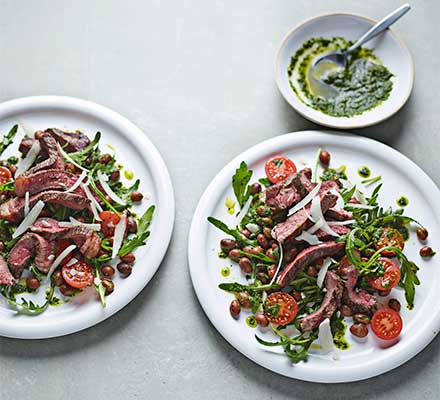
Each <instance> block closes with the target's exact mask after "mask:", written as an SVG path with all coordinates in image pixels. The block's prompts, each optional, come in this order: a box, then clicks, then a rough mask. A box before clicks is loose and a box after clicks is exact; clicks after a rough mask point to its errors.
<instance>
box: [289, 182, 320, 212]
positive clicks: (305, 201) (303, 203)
mask: <svg viewBox="0 0 440 400" xmlns="http://www.w3.org/2000/svg"><path fill="white" fill-rule="evenodd" d="M320 188H321V184H320V183H318V184H317V185H316V186H315V187H314V188H313V189H312V190H311V191H310V193H309V194H308V195H307V196H306V197H304V198H303V199H302V200H301V201H300V202H299V203H297V204H296V205H295V206H294V207H292V208H291V209H290V210H289V213H288V214H287V215H288V216H290V215H292V214H295V213H296V212H297V211H299V210H301V208H303V207H305V206H306V205H307V204H309V203H310V202H311V201H312V199H313V198H314V197H315V196H316V194H317V193H318V192H319V189H320Z"/></svg>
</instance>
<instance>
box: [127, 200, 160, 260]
mask: <svg viewBox="0 0 440 400" xmlns="http://www.w3.org/2000/svg"><path fill="white" fill-rule="evenodd" d="M155 208H156V207H155V206H150V207H149V208H148V210H147V211H145V213H144V214H143V215H142V217H141V218H140V219H139V221H138V230H137V233H136V235H135V236H134V237H132V238H130V239H128V240H126V241H125V242H124V243H123V245H122V246H121V248H120V250H119V252H118V255H120V256H124V255H125V254H128V253H131V252H132V251H134V250H136V249H137V248H138V247H140V246H144V245H145V243H146V240H147V239H148V237H149V236H150V231H149V230H148V228H149V227H150V224H151V220H152V219H153V214H154V210H155Z"/></svg>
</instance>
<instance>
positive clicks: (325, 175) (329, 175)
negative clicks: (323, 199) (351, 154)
mask: <svg viewBox="0 0 440 400" xmlns="http://www.w3.org/2000/svg"><path fill="white" fill-rule="evenodd" d="M345 170H346V167H345V165H343V166H341V167H339V168H338V169H334V168H326V169H325V170H324V171H323V172H322V175H321V176H320V177H319V178H320V179H321V181H324V182H325V181H330V180H340V179H344V180H347V174H346V173H345Z"/></svg>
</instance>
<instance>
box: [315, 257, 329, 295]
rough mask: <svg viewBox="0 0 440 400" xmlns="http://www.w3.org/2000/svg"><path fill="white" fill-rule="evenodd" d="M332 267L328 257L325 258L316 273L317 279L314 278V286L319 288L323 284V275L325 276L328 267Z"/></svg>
mask: <svg viewBox="0 0 440 400" xmlns="http://www.w3.org/2000/svg"><path fill="white" fill-rule="evenodd" d="M330 265H332V260H331V258H330V257H326V258H325V259H324V261H323V262H322V266H321V269H320V270H319V272H318V277H317V278H316V284H317V285H318V286H319V287H320V288H321V287H322V284H323V283H324V279H325V275H326V274H327V271H328V267H330Z"/></svg>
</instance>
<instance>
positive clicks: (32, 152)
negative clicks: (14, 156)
mask: <svg viewBox="0 0 440 400" xmlns="http://www.w3.org/2000/svg"><path fill="white" fill-rule="evenodd" d="M40 150H41V146H40V142H39V141H38V140H36V141H35V142H34V143H32V146H31V148H30V149H29V151H28V152H27V154H26V156H25V157H24V158H23V159H22V160H21V161H20V164H18V168H17V171H15V175H14V176H19V175H21V174H22V173H23V172H26V171H27V170H28V169H29V168H30V167H31V166H32V164H33V163H34V161H35V160H36V159H37V157H38V154H40Z"/></svg>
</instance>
